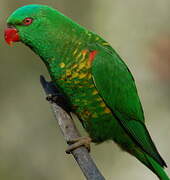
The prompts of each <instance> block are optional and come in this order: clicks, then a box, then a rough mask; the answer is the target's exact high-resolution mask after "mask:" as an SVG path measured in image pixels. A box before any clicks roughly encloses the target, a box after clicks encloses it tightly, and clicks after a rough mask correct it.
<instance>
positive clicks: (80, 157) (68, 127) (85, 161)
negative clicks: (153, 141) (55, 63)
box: [40, 76, 105, 180]
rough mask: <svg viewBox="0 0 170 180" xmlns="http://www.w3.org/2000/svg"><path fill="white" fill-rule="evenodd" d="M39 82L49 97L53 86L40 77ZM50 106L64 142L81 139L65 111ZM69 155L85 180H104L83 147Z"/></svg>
mask: <svg viewBox="0 0 170 180" xmlns="http://www.w3.org/2000/svg"><path fill="white" fill-rule="evenodd" d="M40 81H41V84H42V87H43V89H44V91H45V93H46V95H49V92H50V93H51V92H52V93H53V92H54V91H55V89H54V85H53V84H52V83H51V82H47V81H46V80H45V79H44V77H43V76H40ZM49 102H50V101H49ZM50 104H51V108H52V111H53V113H54V116H55V119H56V120H57V121H58V124H59V126H60V129H61V131H62V133H63V135H64V138H65V140H66V142H68V141H69V140H71V139H76V138H79V137H81V136H80V133H79V132H78V130H77V128H76V126H75V124H74V121H73V119H72V118H71V117H70V116H69V115H68V114H67V113H66V111H64V110H63V109H62V108H61V107H60V106H58V105H57V104H56V103H55V102H51V103H50ZM74 116H75V115H74ZM71 154H72V155H73V156H74V158H75V160H76V161H77V163H78V165H79V167H80V168H81V170H82V172H83V174H84V176H85V177H86V179H87V180H105V179H104V177H103V176H102V174H101V173H100V171H99V170H98V168H97V166H96V165H95V163H94V161H93V160H92V158H91V156H90V154H89V153H88V151H87V149H86V148H85V147H84V146H81V147H79V148H77V149H75V150H73V151H72V152H71Z"/></svg>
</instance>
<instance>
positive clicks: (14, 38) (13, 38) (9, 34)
mask: <svg viewBox="0 0 170 180" xmlns="http://www.w3.org/2000/svg"><path fill="white" fill-rule="evenodd" d="M4 36H5V41H6V42H7V43H8V44H9V45H10V46H11V45H12V42H18V41H19V34H18V30H17V29H15V28H7V29H6V30H5V34H4Z"/></svg>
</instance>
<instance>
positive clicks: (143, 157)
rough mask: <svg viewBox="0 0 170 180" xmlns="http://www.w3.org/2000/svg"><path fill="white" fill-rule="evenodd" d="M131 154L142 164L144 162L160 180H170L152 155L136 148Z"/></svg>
mask: <svg viewBox="0 0 170 180" xmlns="http://www.w3.org/2000/svg"><path fill="white" fill-rule="evenodd" d="M131 154H133V156H135V157H136V158H137V159H139V160H140V161H141V162H142V163H143V164H145V165H146V166H147V167H148V168H149V169H150V170H151V171H152V172H153V173H155V174H156V175H157V177H158V178H159V179H160V180H170V178H169V177H168V175H167V174H166V172H165V171H164V169H163V167H161V166H160V165H159V164H158V163H157V162H156V161H155V160H154V159H153V158H152V157H150V156H149V155H148V154H146V153H145V152H143V151H141V150H139V149H138V148H137V149H136V150H135V151H133V153H132V152H131Z"/></svg>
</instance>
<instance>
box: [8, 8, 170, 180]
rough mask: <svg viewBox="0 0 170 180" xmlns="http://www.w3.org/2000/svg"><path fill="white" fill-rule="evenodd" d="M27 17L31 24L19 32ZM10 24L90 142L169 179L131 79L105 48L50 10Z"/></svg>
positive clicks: (28, 11)
mask: <svg viewBox="0 0 170 180" xmlns="http://www.w3.org/2000/svg"><path fill="white" fill-rule="evenodd" d="M27 17H30V18H32V19H33V23H32V24H31V25H29V26H23V25H22V21H23V19H24V18H27ZM8 24H10V25H13V26H15V27H16V28H17V29H18V31H19V35H20V40H21V41H22V42H23V43H25V44H26V45H27V46H29V47H31V49H33V50H34V51H35V53H36V54H38V55H39V56H40V57H41V58H42V60H43V61H44V63H45V64H46V66H47V68H48V71H49V73H50V75H51V78H52V80H53V82H54V83H56V85H57V86H59V87H60V88H61V89H62V91H63V92H64V93H65V94H66V96H67V97H68V99H69V103H70V106H71V108H72V111H74V112H75V113H76V114H77V115H78V117H79V119H80V120H81V122H82V125H83V127H84V128H85V129H86V130H87V132H88V133H89V135H90V137H91V138H92V139H93V142H96V143H101V142H103V141H106V140H113V141H115V142H116V143H117V144H118V145H119V146H120V147H121V148H122V149H123V150H125V151H127V152H129V153H130V154H132V155H133V156H135V157H136V158H137V159H139V160H140V161H141V162H142V163H144V164H145V165H146V166H147V167H148V168H150V169H151V170H152V171H153V172H154V173H155V174H156V175H157V176H158V177H159V178H160V179H161V180H168V179H169V178H168V176H167V175H166V174H165V172H164V171H163V167H164V166H166V164H165V162H164V160H163V159H162V158H161V156H160V154H159V153H158V151H157V149H156V147H155V145H154V143H153V142H152V140H151V137H150V135H149V133H148V130H147V129H146V126H145V124H144V114H143V110H142V106H141V103H140V100H139V97H138V93H137V89H136V86H135V82H134V79H133V77H132V74H131V73H130V71H129V69H128V68H127V66H126V65H125V63H124V62H123V61H122V60H121V58H120V57H119V56H118V55H117V53H116V52H115V51H114V50H113V49H112V47H111V46H110V45H109V44H108V43H107V42H105V41H104V40H103V39H102V38H101V37H99V36H98V35H96V34H95V33H92V32H90V31H88V30H87V29H85V28H83V27H82V26H80V25H78V24H76V23H75V22H73V21H72V20H71V19H69V18H67V17H66V16H64V15H62V14H61V13H59V12H58V11H56V10H54V9H52V8H50V7H48V6H42V5H28V6H24V7H22V8H20V9H18V10H16V11H15V12H14V13H13V14H12V15H11V16H10V17H9V18H8Z"/></svg>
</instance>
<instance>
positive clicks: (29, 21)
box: [23, 18, 33, 26]
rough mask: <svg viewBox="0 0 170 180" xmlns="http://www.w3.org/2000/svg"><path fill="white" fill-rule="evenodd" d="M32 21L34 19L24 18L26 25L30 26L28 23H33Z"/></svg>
mask: <svg viewBox="0 0 170 180" xmlns="http://www.w3.org/2000/svg"><path fill="white" fill-rule="evenodd" d="M32 21H33V19H32V18H25V19H24V20H23V23H24V25H26V26H28V25H30V24H31V23H32Z"/></svg>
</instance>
